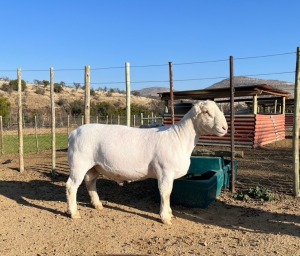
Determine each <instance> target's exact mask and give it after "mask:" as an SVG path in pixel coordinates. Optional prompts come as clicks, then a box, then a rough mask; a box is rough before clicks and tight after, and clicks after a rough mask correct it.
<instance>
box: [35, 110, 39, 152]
mask: <svg viewBox="0 0 300 256" xmlns="http://www.w3.org/2000/svg"><path fill="white" fill-rule="evenodd" d="M34 133H35V145H36V152H37V153H38V152H39V151H40V150H39V141H38V136H37V120H36V116H34Z"/></svg>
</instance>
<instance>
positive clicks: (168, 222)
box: [162, 220, 172, 225]
mask: <svg viewBox="0 0 300 256" xmlns="http://www.w3.org/2000/svg"><path fill="white" fill-rule="evenodd" d="M162 222H163V223H164V224H166V225H172V222H171V220H163V221H162Z"/></svg>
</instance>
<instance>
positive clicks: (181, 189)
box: [171, 156, 238, 208]
mask: <svg viewBox="0 0 300 256" xmlns="http://www.w3.org/2000/svg"><path fill="white" fill-rule="evenodd" d="M237 168H238V162H237V161H235V166H234V169H235V175H234V177H235V178H236V174H237ZM231 171H232V168H231V161H230V160H226V159H225V160H224V158H223V157H205V156H192V157H191V164H190V167H189V170H188V173H187V175H185V176H184V177H181V178H179V179H176V180H174V184H173V191H172V195H171V204H173V205H176V204H180V205H182V206H186V207H197V208H207V207H208V206H209V204H211V203H212V202H213V201H214V200H215V199H216V198H217V197H218V196H219V195H220V194H221V191H222V189H228V188H230V186H231V173H232V172H231Z"/></svg>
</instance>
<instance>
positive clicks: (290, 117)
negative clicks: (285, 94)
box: [285, 113, 294, 131]
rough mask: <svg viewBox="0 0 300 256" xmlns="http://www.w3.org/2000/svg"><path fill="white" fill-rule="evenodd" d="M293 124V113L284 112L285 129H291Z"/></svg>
mask: <svg viewBox="0 0 300 256" xmlns="http://www.w3.org/2000/svg"><path fill="white" fill-rule="evenodd" d="M293 124H294V114H293V113H286V114H285V129H286V131H292V130H293Z"/></svg>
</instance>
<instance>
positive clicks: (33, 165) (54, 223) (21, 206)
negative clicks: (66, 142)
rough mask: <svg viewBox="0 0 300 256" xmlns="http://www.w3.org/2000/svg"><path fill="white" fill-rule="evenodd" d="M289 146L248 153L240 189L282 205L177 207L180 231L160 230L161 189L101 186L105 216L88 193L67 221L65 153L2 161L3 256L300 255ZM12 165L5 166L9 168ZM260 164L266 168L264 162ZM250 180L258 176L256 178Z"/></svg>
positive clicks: (225, 202) (227, 198)
mask: <svg viewBox="0 0 300 256" xmlns="http://www.w3.org/2000/svg"><path fill="white" fill-rule="evenodd" d="M290 146H291V144H290V141H287V140H286V141H284V142H282V143H279V144H276V145H275V146H273V147H265V148H262V149H257V150H255V151H253V150H247V149H245V150H244V151H245V157H244V158H243V159H240V160H239V170H238V180H237V184H236V185H237V189H238V190H239V189H246V188H247V187H250V186H252V185H257V184H258V185H266V186H267V187H271V188H272V191H273V192H274V193H275V196H276V200H275V201H270V202H261V201H257V200H250V201H238V200H236V199H235V198H234V197H233V195H232V194H231V193H230V192H223V193H222V194H221V196H220V197H219V198H218V199H217V200H216V201H215V202H213V203H212V204H211V205H210V206H209V207H208V208H207V209H199V208H196V209H195V208H194V209H190V208H185V207H182V206H173V207H172V209H173V213H174V215H175V218H174V219H173V221H172V222H173V225H171V226H168V225H164V224H162V223H161V222H160V218H159V214H158V212H159V202H158V201H157V199H156V196H155V194H156V193H155V191H156V190H157V185H156V182H155V181H153V180H146V181H141V182H134V183H130V184H126V185H124V186H123V187H120V186H118V185H117V184H116V183H114V182H112V181H109V180H107V179H105V178H99V180H98V183H97V188H98V192H99V195H100V198H101V199H102V201H103V203H104V206H105V208H104V209H103V210H102V211H96V210H95V209H93V208H92V207H91V205H90V203H89V197H88V194H87V191H86V189H85V187H84V185H82V186H81V187H80V189H79V192H78V201H79V210H80V212H81V215H82V218H81V219H79V220H72V219H70V218H69V217H68V215H67V214H66V196H65V182H66V180H67V177H68V164H67V160H66V152H63V151H62V152H57V173H58V174H59V176H58V177H57V178H56V179H55V180H52V178H51V175H50V170H51V155H50V154H49V153H41V154H38V155H31V156H26V159H25V168H26V170H25V172H24V173H19V172H18V170H17V169H16V168H17V164H18V158H17V156H3V157H1V158H0V161H1V163H2V165H1V167H0V255H3V256H4V255H40V256H43V255H214V256H218V255H293V256H296V255H300V200H299V198H298V199H296V198H294V197H292V196H291V191H292V175H293V174H292V171H291V168H292V162H291V155H292V154H291V148H290ZM9 159H10V160H12V161H11V162H9V161H8V163H4V162H5V161H6V160H9ZM258 159H259V160H258ZM249 174H252V176H251V178H249Z"/></svg>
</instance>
